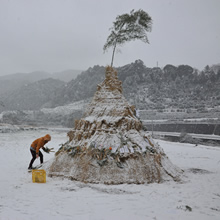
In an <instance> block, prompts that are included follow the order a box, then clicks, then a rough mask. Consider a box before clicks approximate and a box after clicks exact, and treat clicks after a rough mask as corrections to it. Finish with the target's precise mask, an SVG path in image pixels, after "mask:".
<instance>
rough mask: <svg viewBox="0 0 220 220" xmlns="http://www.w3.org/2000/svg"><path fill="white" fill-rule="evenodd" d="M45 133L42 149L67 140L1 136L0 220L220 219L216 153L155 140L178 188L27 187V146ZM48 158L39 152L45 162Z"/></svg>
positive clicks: (50, 182)
mask: <svg viewBox="0 0 220 220" xmlns="http://www.w3.org/2000/svg"><path fill="white" fill-rule="evenodd" d="M47 133H49V134H51V136H52V140H51V142H49V143H48V144H47V146H48V147H54V148H55V149H56V150H57V149H58V148H59V147H60V146H59V144H61V143H64V142H66V140H67V137H66V131H64V130H61V129H60V130H59V129H56V130H44V129H41V130H32V131H28V130H26V131H19V132H14V133H13V132H12V133H0V158H1V160H0V165H1V166H0V220H29V219H31V220H35V219H41V220H44V219H46V220H50V219H53V220H57V219H62V220H66V219H71V220H72V219H77V220H80V219H94V220H101V219H120V220H125V219H126V220H133V219H135V220H139V219H157V220H158V219H163V220H164V219H165V220H166V219H169V220H170V219H175V220H176V219H178V220H179V219H184V220H185V219H200V220H203V219H216V220H217V219H220V148H217V147H208V146H207V147H206V146H201V145H199V146H196V147H195V146H194V145H190V144H180V143H172V142H165V141H161V140H157V141H158V142H159V144H160V145H161V147H162V148H163V149H164V151H165V153H166V154H167V155H168V156H169V158H170V159H171V161H172V162H173V163H174V164H176V165H178V166H179V167H180V168H182V169H183V170H185V172H184V176H183V179H182V182H181V183H176V182H165V183H161V184H149V185H127V184H123V185H115V186H112V185H101V184H98V185H93V184H84V183H81V182H74V181H70V180H67V179H61V178H49V177H47V182H46V183H42V184H39V183H32V174H31V173H28V172H27V167H28V164H29V161H30V159H31V154H30V152H29V146H30V144H31V142H32V141H33V140H34V139H36V138H38V137H41V136H43V135H45V134H47ZM53 156H54V154H53V153H51V154H46V153H44V159H45V161H47V160H49V159H50V158H51V157H53ZM38 163H39V160H38V161H36V163H35V164H38Z"/></svg>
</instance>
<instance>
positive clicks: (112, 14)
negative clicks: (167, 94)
mask: <svg viewBox="0 0 220 220" xmlns="http://www.w3.org/2000/svg"><path fill="white" fill-rule="evenodd" d="M132 9H135V10H138V9H143V10H144V11H146V12H147V13H148V14H149V15H150V16H151V17H152V19H153V29H152V32H150V33H149V34H148V37H149V41H150V44H144V43H143V42H141V41H133V42H128V43H126V44H125V45H124V46H123V47H121V48H120V50H121V53H117V54H116V56H115V61H114V65H115V66H123V65H125V64H128V63H131V62H134V61H135V60H137V59H141V60H143V61H144V63H145V65H146V66H148V67H155V66H156V65H157V62H158V65H159V67H164V66H165V65H166V64H173V65H175V66H178V65H181V64H188V65H191V66H192V67H195V68H198V69H199V70H202V69H203V68H204V67H205V66H206V65H207V64H208V65H212V64H217V63H220V0H0V75H6V74H10V73H16V72H31V71H35V70H44V71H47V72H57V71H62V70H66V69H80V70H86V69H87V68H89V67H93V66H94V65H104V66H106V65H108V64H110V61H111V52H112V51H111V50H109V51H108V52H107V53H103V45H104V44H105V42H106V39H107V37H108V35H109V34H110V31H109V28H110V27H112V24H113V21H115V18H116V16H117V15H120V14H123V13H129V12H130V11H131V10H132Z"/></svg>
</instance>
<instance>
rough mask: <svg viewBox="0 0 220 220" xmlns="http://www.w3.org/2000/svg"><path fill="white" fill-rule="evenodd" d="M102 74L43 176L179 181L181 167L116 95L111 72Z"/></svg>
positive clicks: (91, 180)
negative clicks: (168, 155) (78, 117)
mask: <svg viewBox="0 0 220 220" xmlns="http://www.w3.org/2000/svg"><path fill="white" fill-rule="evenodd" d="M105 75H106V77H105V80H104V81H103V82H102V83H101V84H99V85H98V86H97V91H96V93H95V95H94V97H93V100H92V102H91V103H90V104H89V105H88V107H87V109H86V111H85V113H84V117H83V118H81V119H80V120H76V121H75V127H74V129H73V130H71V131H69V132H68V136H69V141H68V142H67V143H65V144H63V145H62V146H61V147H60V149H59V150H58V151H57V152H56V154H55V157H54V158H53V159H52V161H51V162H50V164H49V166H48V167H47V172H48V174H49V176H62V177H66V178H69V179H72V180H77V181H82V182H86V183H104V184H123V183H128V184H130V183H134V184H146V183H153V182H157V183H160V182H163V181H166V180H174V181H178V180H180V176H181V174H182V170H181V169H179V168H178V167H176V166H175V165H174V164H172V163H171V161H170V160H169V158H168V157H167V156H166V154H165V153H164V151H163V149H162V148H161V147H160V146H159V145H158V144H157V143H155V142H154V141H153V139H152V138H151V136H150V135H147V133H146V132H145V131H144V130H143V127H142V123H141V121H140V120H139V119H138V118H137V117H136V114H135V108H134V106H130V105H129V103H128V102H127V101H126V99H125V97H124V96H123V95H122V83H121V81H119V80H118V76H117V72H116V71H115V70H114V69H113V68H112V67H107V68H106V73H105Z"/></svg>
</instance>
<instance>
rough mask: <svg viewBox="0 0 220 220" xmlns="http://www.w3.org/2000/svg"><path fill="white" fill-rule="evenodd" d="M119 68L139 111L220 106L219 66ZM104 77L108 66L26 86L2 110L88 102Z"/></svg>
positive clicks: (139, 65) (11, 94) (140, 63)
mask: <svg viewBox="0 0 220 220" xmlns="http://www.w3.org/2000/svg"><path fill="white" fill-rule="evenodd" d="M116 69H117V71H118V77H119V79H120V80H121V81H122V82H123V94H124V96H125V97H126V98H127V100H128V101H129V102H130V103H131V104H134V105H136V107H137V108H138V109H144V110H150V109H151V110H155V109H157V110H163V109H166V108H179V109H192V108H194V109H200V110H202V109H205V108H214V107H216V106H220V65H219V64H218V65H213V66H211V67H210V66H206V67H205V68H204V70H202V71H198V70H197V69H194V68H192V67H191V66H189V65H179V66H177V67H176V66H173V65H170V64H168V65H166V66H165V67H164V68H159V67H154V68H149V67H146V66H145V64H144V63H143V61H141V60H137V61H135V62H134V63H131V64H128V65H125V66H122V67H118V68H116ZM104 78H105V67H103V66H98V65H96V66H94V67H92V68H89V69H88V70H86V71H84V72H82V73H81V74H79V75H78V76H77V77H76V78H74V79H72V80H71V81H69V82H63V81H61V80H57V79H52V78H50V79H41V80H40V81H36V82H31V83H25V84H24V85H21V86H20V88H18V89H16V90H14V91H11V92H7V93H4V94H0V95H1V96H0V98H1V99H0V101H1V103H2V105H1V111H7V110H40V109H41V108H43V107H50V108H53V107H57V106H62V105H66V104H69V103H73V102H76V101H80V100H87V99H90V98H91V97H93V95H94V93H95V91H96V88H97V84H98V83H100V82H102V81H103V80H104ZM0 80H1V79H0ZM7 88H8V89H9V87H7ZM13 88H14V87H13ZM3 104H4V107H3Z"/></svg>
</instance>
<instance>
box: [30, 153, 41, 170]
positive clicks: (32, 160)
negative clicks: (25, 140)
mask: <svg viewBox="0 0 220 220" xmlns="http://www.w3.org/2000/svg"><path fill="white" fill-rule="evenodd" d="M30 151H31V154H32V159H31V162H30V164H29V167H28V168H32V165H33V163H34V161H35V160H36V158H37V157H36V151H34V150H32V149H30ZM39 157H40V163H43V162H44V158H43V154H42V153H41V152H40V151H39Z"/></svg>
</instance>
